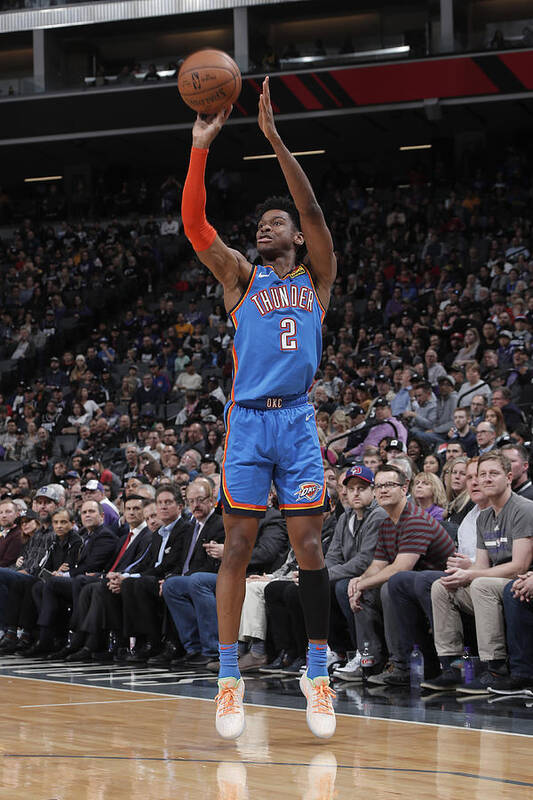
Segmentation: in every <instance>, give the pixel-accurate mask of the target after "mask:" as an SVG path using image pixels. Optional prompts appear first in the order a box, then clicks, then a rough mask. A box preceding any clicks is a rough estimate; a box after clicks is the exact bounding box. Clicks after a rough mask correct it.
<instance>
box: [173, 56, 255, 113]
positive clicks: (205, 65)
mask: <svg viewBox="0 0 533 800" xmlns="http://www.w3.org/2000/svg"><path fill="white" fill-rule="evenodd" d="M241 86H242V78H241V72H240V70H239V67H238V66H237V64H236V63H235V61H234V60H233V59H232V58H231V57H230V56H228V54H227V53H224V52H223V51H222V50H197V51H196V53H192V55H190V56H188V58H186V59H185V61H184V62H183V64H182V65H181V67H180V71H179V74H178V90H179V93H180V95H181V96H182V98H183V100H184V101H185V102H186V103H187V105H188V106H190V107H191V108H192V109H193V110H194V111H197V112H198V113H200V114H217V113H218V112H219V111H220V109H221V108H224V107H225V106H230V105H231V104H232V103H234V102H235V101H236V99H237V98H238V96H239V94H240V93H241Z"/></svg>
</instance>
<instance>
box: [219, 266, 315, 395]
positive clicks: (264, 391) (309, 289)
mask: <svg viewBox="0 0 533 800" xmlns="http://www.w3.org/2000/svg"><path fill="white" fill-rule="evenodd" d="M325 313H326V312H325V310H324V308H323V307H322V305H321V303H320V300H319V299H318V295H317V292H316V289H315V287H314V284H313V281H312V278H311V275H310V274H309V271H308V270H307V269H306V268H305V267H304V266H299V267H296V268H295V269H294V270H293V271H292V272H291V273H290V274H289V275H287V276H286V277H285V278H279V277H278V276H277V275H276V273H275V271H274V269H273V268H272V267H270V266H266V267H259V266H256V267H254V268H253V270H252V274H251V277H250V282H249V284H248V288H247V290H246V292H245V293H244V295H243V297H241V299H240V301H239V302H238V304H237V305H236V306H235V308H234V309H233V310H232V311H231V313H230V316H231V319H232V322H233V325H234V326H235V339H234V343H233V389H232V394H231V399H232V400H233V401H234V402H236V403H246V402H247V401H248V402H250V401H254V400H261V399H263V398H266V397H272V396H275V397H283V398H288V397H294V396H298V395H303V394H305V393H306V392H307V391H308V390H309V387H310V386H311V384H312V382H313V378H314V376H315V373H316V370H317V368H318V365H319V363H320V358H321V355H322V321H323V319H324V316H325Z"/></svg>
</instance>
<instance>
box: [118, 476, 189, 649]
mask: <svg viewBox="0 0 533 800" xmlns="http://www.w3.org/2000/svg"><path fill="white" fill-rule="evenodd" d="M156 504H157V510H158V515H159V519H160V520H161V522H162V523H163V524H162V525H161V527H160V528H159V529H158V531H157V533H156V534H154V535H153V538H152V544H151V546H150V549H149V550H148V552H147V554H146V555H145V557H144V558H143V559H142V560H141V562H140V563H139V565H138V566H137V567H136V568H135V572H134V573H127V574H125V575H118V576H117V577H116V578H115V579H113V580H111V581H110V587H109V588H110V592H107V593H106V594H104V596H105V602H106V613H107V614H108V617H109V619H108V621H107V622H106V626H107V627H108V628H109V629H111V630H117V629H118V628H120V627H121V629H122V636H123V638H124V639H128V638H129V637H131V636H135V638H136V646H135V649H134V650H133V651H132V652H131V653H129V654H128V655H127V657H126V660H127V662H128V663H142V662H144V661H147V660H148V659H149V658H153V657H155V656H156V655H157V654H158V653H159V651H160V648H161V612H162V610H163V604H162V602H161V585H162V583H163V581H164V580H165V579H166V578H167V577H168V576H169V575H172V574H175V571H176V569H179V567H180V565H181V564H182V563H183V562H182V552H183V548H184V544H185V541H186V540H187V537H188V536H189V537H190V532H191V524H190V522H189V521H188V520H186V519H185V518H184V517H183V516H182V513H183V499H182V496H181V493H180V491H179V489H178V488H175V487H174V486H171V485H166V484H164V485H163V486H160V487H159V488H158V490H157V492H156ZM102 592H103V590H102ZM110 594H111V595H115V594H120V596H121V600H122V603H121V608H120V605H119V604H117V603H113V602H112V599H113V598H112V597H110V596H109V595H110ZM120 611H122V620H121V618H120Z"/></svg>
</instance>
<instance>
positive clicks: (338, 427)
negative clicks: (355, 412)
mask: <svg viewBox="0 0 533 800" xmlns="http://www.w3.org/2000/svg"><path fill="white" fill-rule="evenodd" d="M349 427H350V418H349V417H348V416H347V415H346V414H345V413H344V411H341V410H340V409H337V411H334V412H333V414H332V415H331V419H330V425H329V431H328V440H329V439H332V438H334V437H335V436H339V435H340V434H341V433H344V432H345V431H347V430H348V428H349ZM347 444H348V436H343V438H342V439H337V440H336V441H335V442H331V444H330V445H329V447H330V449H331V450H333V451H334V452H335V453H337V455H338V454H339V453H342V452H343V451H344V450H345V449H346V445H347Z"/></svg>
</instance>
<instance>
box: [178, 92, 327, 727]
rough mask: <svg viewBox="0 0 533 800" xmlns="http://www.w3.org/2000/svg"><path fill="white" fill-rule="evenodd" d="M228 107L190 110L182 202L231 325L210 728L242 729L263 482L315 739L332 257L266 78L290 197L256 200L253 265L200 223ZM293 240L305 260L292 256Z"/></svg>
mask: <svg viewBox="0 0 533 800" xmlns="http://www.w3.org/2000/svg"><path fill="white" fill-rule="evenodd" d="M230 112H231V108H228V109H224V110H222V111H220V112H219V113H218V114H217V115H216V116H211V117H200V116H198V117H197V119H196V122H195V123H194V126H193V131H192V139H193V143H192V149H191V158H190V164H189V171H188V174H187V178H186V181H185V186H184V189H183V200H182V218H183V225H184V229H185V233H186V235H187V237H188V239H189V241H190V242H191V244H192V246H193V247H194V249H195V251H196V253H197V255H198V258H199V259H200V261H201V262H202V263H203V264H205V266H206V267H207V268H208V269H209V270H211V272H212V273H213V275H214V276H215V277H216V278H217V279H218V280H219V281H220V282H221V283H222V285H223V287H224V303H225V306H226V309H227V311H228V314H230V316H231V319H232V322H233V324H234V326H235V340H234V349H233V363H234V375H233V388H232V392H231V399H230V401H229V402H228V404H227V406H226V410H225V421H226V430H227V434H226V447H225V453H224V461H223V468H222V480H221V488H220V500H221V504H222V508H223V518H224V527H225V530H226V541H225V545H224V557H223V560H222V564H221V567H220V571H219V573H218V580H217V592H216V594H217V613H218V627H219V653H220V672H219V681H218V683H219V693H218V695H217V698H216V700H217V715H216V728H217V731H218V733H219V734H220V735H221V736H223V737H224V738H227V739H234V738H236V737H237V736H240V734H241V733H242V731H243V730H244V724H245V723H244V709H243V695H244V682H243V680H242V678H241V676H240V672H239V667H238V648H237V637H238V631H239V621H240V615H241V608H242V603H243V599H244V593H245V574H246V567H247V564H248V561H249V559H250V554H251V551H252V547H253V545H254V542H255V538H256V534H257V527H258V518H259V517H261V516H263V515H264V513H265V511H266V507H267V498H268V493H269V489H270V485H271V481H272V480H273V481H274V484H275V486H276V489H277V494H278V498H279V505H280V509H281V510H282V511H283V512H284V514H285V516H286V518H287V527H288V533H289V538H290V541H291V545H292V547H293V548H294V552H295V554H296V558H297V559H298V564H299V588H300V597H301V602H302V606H303V609H304V615H305V621H306V627H307V635H308V637H309V649H308V669H307V672H306V673H305V674H304V675H303V676H302V679H301V681H300V687H301V689H302V691H303V693H304V695H305V697H306V698H307V722H308V725H309V727H310V729H311V730H312V732H313V733H314V734H315V735H317V736H320V737H324V738H325V737H329V736H332V735H333V733H334V731H335V715H334V712H333V705H332V701H331V698H332V697H333V696H334V693H333V691H332V690H331V689H330V688H329V678H328V672H327V667H326V643H327V637H328V625H329V602H330V599H329V598H330V595H329V581H328V573H327V570H326V568H325V567H324V559H323V556H322V547H321V542H320V537H321V530H322V520H323V512H324V510H325V509H326V508H327V507H328V496H327V492H326V486H325V481H324V468H323V466H322V459H321V454H320V444H319V440H318V435H317V430H316V424H315V417H314V411H313V407H312V406H311V405H310V403H309V401H308V398H307V391H308V389H309V387H310V385H311V383H312V381H313V376H314V374H315V372H316V369H317V367H318V364H319V362H320V357H321V351H322V340H321V326H322V321H323V319H324V315H325V313H326V309H327V306H328V303H329V297H330V289H331V285H332V283H333V281H334V279H335V275H336V269H337V268H336V260H335V255H334V252H333V243H332V240H331V235H330V232H329V230H328V228H327V226H326V223H325V221H324V216H323V214H322V210H321V209H320V206H319V205H318V203H317V200H316V198H315V195H314V193H313V189H312V187H311V184H310V183H309V180H308V179H307V176H306V175H305V173H304V171H303V170H302V168H301V167H300V165H299V164H298V162H297V161H296V160H295V158H293V156H292V155H291V154H290V152H289V151H288V150H287V148H286V147H285V145H284V144H283V142H282V140H281V138H280V136H279V134H278V132H277V130H276V126H275V124H274V116H273V112H272V106H271V103H270V93H269V81H268V78H265V80H264V83H263V89H262V94H261V96H260V98H259V118H258V122H259V127H260V128H261V130H262V132H263V133H264V135H265V136H266V138H267V139H268V141H269V142H270V144H271V146H272V148H273V150H274V153H275V154H276V157H277V159H278V162H279V164H280V167H281V169H282V172H283V175H284V176H285V180H286V182H287V186H288V188H289V191H290V193H291V195H292V198H293V200H294V204H293V203H292V202H290V201H289V199H288V198H286V199H285V198H271V199H270V200H267V201H266V202H265V203H264V205H263V206H262V208H261V210H260V215H259V216H260V219H259V222H258V226H257V235H256V237H257V249H258V251H259V253H260V255H261V257H262V261H263V266H255V267H254V266H253V265H252V264H250V263H249V262H248V261H247V260H246V258H245V257H244V256H243V255H241V253H239V252H238V251H237V250H232V249H230V248H229V247H227V246H226V245H225V244H224V242H222V240H221V239H220V237H219V236H218V234H217V232H216V231H215V229H214V228H213V227H211V225H210V224H209V223H208V222H207V220H206V217H205V198H206V195H205V185H204V173H205V165H206V161H207V155H208V150H209V146H210V145H211V143H212V142H213V140H214V138H215V137H216V136H217V134H218V133H219V131H220V130H221V128H222V126H223V124H224V123H225V122H226V120H227V118H228V116H229V114H230ZM300 228H301V230H300ZM304 242H305V245H306V248H307V253H308V256H309V261H310V267H305V266H303V265H302V264H301V263H299V261H298V256H297V254H298V251H299V250H300V248H302V247H303V245H304Z"/></svg>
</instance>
